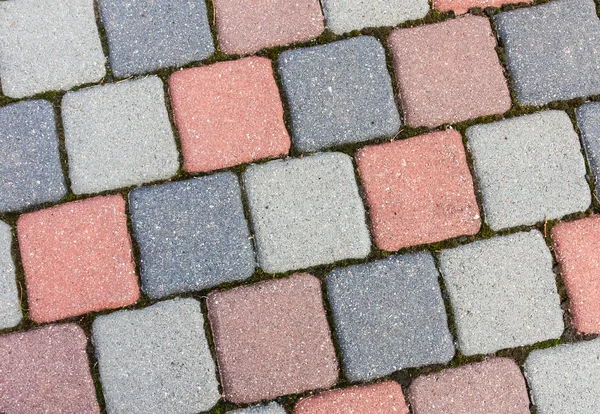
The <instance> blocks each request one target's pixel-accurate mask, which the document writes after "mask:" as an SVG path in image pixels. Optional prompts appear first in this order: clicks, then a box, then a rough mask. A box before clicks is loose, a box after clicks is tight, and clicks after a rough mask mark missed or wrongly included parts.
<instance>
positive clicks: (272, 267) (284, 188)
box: [244, 152, 371, 273]
mask: <svg viewBox="0 0 600 414" xmlns="http://www.w3.org/2000/svg"><path fill="white" fill-rule="evenodd" d="M244 184H245V188H246V193H247V196H248V204H249V208H250V214H251V216H252V224H253V228H254V237H255V242H256V248H257V250H258V262H259V265H260V267H261V268H262V269H263V270H264V271H265V272H269V273H283V272H286V271H288V270H294V269H303V268H307V267H311V266H318V265H322V264H327V263H333V262H336V261H339V260H343V259H351V258H355V259H362V258H365V257H366V256H367V255H368V254H369V253H370V251H371V241H370V238H369V230H368V228H367V226H366V224H365V210H364V206H363V204H362V200H361V198H360V195H359V194H358V187H357V185H356V179H355V178H354V168H353V166H352V160H351V158H350V157H349V156H347V155H345V154H341V153H336V152H330V153H320V154H317V155H314V156H311V157H304V158H301V159H290V160H285V161H284V160H276V161H271V162H269V163H267V164H262V165H253V166H250V167H249V168H248V170H247V171H246V173H245V174H244Z"/></svg>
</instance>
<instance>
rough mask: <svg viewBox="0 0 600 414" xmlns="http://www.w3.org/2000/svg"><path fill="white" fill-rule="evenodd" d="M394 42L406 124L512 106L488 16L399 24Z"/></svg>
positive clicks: (447, 119)
mask: <svg viewBox="0 0 600 414" xmlns="http://www.w3.org/2000/svg"><path fill="white" fill-rule="evenodd" d="M389 43H390V47H391V49H392V54H393V57H394V68H395V70H396V78H397V80H398V86H399V89H400V99H401V101H402V108H403V111H404V122H405V123H406V124H407V125H409V126H413V127H418V126H426V127H434V126H437V125H440V124H452V123H455V122H459V121H465V120H467V119H472V118H477V117H479V116H483V115H491V114H499V113H503V112H506V111H508V110H509V109H510V106H511V101H510V94H509V92H508V87H507V86H506V79H504V74H503V71H502V66H501V65H500V62H499V60H498V55H497V54H496V50H495V47H496V39H495V38H494V35H493V33H492V30H491V27H490V22H489V20H488V19H487V18H486V17H480V16H467V17H461V18H459V19H453V20H448V21H445V22H442V23H436V24H431V25H425V26H420V27H414V28H408V29H398V30H396V31H394V32H392V34H391V35H390V38H389Z"/></svg>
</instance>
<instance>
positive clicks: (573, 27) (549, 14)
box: [495, 0, 600, 105]
mask: <svg viewBox="0 0 600 414" xmlns="http://www.w3.org/2000/svg"><path fill="white" fill-rule="evenodd" d="M495 19H496V23H497V27H498V35H499V36H500V38H501V39H502V42H503V44H504V49H505V51H506V59H507V62H508V70H509V71H510V75H511V78H512V81H513V87H514V89H515V92H516V95H517V100H518V101H519V103H520V104H522V105H544V104H546V103H548V102H552V101H558V100H565V99H572V98H576V97H579V96H588V95H595V94H598V93H600V21H599V20H598V16H597V15H596V6H595V3H594V1H593V0H555V1H551V2H549V3H547V4H542V5H538V6H534V7H529V8H523V9H519V10H513V11H509V12H504V13H500V14H498V15H496V16H495Z"/></svg>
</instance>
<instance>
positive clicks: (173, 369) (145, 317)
mask: <svg viewBox="0 0 600 414" xmlns="http://www.w3.org/2000/svg"><path fill="white" fill-rule="evenodd" d="M93 341H94V346H95V348H96V356H97V358H98V368H99V370H100V381H101V382H102V390H103V392H104V397H105V399H106V408H107V411H108V413H109V414H114V413H124V414H125V413H126V414H130V413H131V414H133V413H140V414H142V413H159V412H160V413H173V414H177V413H197V412H199V411H203V412H204V411H207V410H209V409H210V408H211V407H212V406H213V405H215V404H216V403H217V401H218V400H219V398H220V395H219V384H218V382H217V377H216V372H215V363H214V361H213V359H212V356H211V354H210V349H209V348H208V342H207V340H206V335H205V332H204V317H203V316H202V311H201V310H200V303H199V302H198V301H196V300H195V299H175V300H170V301H166V302H161V303H157V304H156V305H153V306H150V307H148V308H145V309H141V310H133V311H120V312H116V313H113V314H110V315H105V316H99V317H98V318H96V320H95V321H94V325H93Z"/></svg>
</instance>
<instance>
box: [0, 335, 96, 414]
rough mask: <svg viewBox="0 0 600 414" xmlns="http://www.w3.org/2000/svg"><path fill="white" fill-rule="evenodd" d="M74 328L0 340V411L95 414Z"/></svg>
mask: <svg viewBox="0 0 600 414" xmlns="http://www.w3.org/2000/svg"><path fill="white" fill-rule="evenodd" d="M86 346H87V339H86V337H85V334H84V332H83V330H82V329H81V328H80V327H78V326H77V325H75V324H64V325H48V326H45V327H43V328H40V329H35V330H32V331H28V332H17V333H13V334H9V335H3V336H0V361H2V364H0V390H1V392H0V412H2V413H5V414H21V413H64V414H100V407H99V406H98V402H97V401H96V390H95V389H94V383H93V382H92V376H91V375H90V368H89V366H88V357H87V354H86V351H85V349H86Z"/></svg>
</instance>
